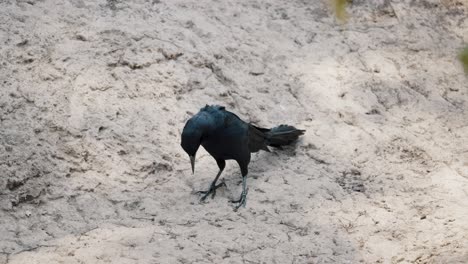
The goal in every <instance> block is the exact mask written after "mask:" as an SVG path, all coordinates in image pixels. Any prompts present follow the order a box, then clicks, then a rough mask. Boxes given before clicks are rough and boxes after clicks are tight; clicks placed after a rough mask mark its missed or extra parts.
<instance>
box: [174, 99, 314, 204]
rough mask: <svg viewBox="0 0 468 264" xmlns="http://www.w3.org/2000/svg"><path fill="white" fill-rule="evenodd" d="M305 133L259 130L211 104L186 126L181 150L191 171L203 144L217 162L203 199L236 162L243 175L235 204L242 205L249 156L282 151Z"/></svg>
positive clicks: (213, 191) (285, 129) (287, 128)
mask: <svg viewBox="0 0 468 264" xmlns="http://www.w3.org/2000/svg"><path fill="white" fill-rule="evenodd" d="M304 132H305V130H300V129H296V128H295V127H293V126H288V125H280V126H277V127H274V128H272V129H267V128H261V127H257V126H254V125H252V124H248V123H246V122H244V121H242V120H241V119H240V118H239V117H238V116H237V115H235V114H233V113H231V112H229V111H227V110H226V109H225V107H223V106H218V105H213V106H209V105H207V106H205V107H203V108H202V109H200V112H198V113H197V114H196V115H194V116H193V117H192V118H190V119H189V120H188V121H187V123H186V124H185V127H184V130H183V132H182V144H181V145H182V148H183V149H184V151H185V152H186V153H187V154H188V155H189V156H190V159H191V162H192V170H194V166H195V155H196V153H197V150H198V148H199V147H200V145H202V146H203V147H204V148H205V149H206V151H207V152H208V153H210V155H211V156H212V157H213V158H214V159H215V160H216V163H217V164H218V167H219V172H218V174H217V175H216V178H215V179H214V181H213V182H212V183H211V186H210V188H209V189H208V190H207V191H203V192H201V193H204V194H205V195H204V196H203V197H202V200H205V199H206V197H207V196H208V195H209V194H212V197H214V196H215V194H216V189H217V188H218V187H220V186H221V185H223V183H221V184H219V185H216V182H217V181H218V178H219V176H220V175H221V173H222V172H223V170H224V167H225V166H226V160H230V159H233V160H235V161H237V163H238V164H239V167H240V169H241V174H242V194H241V197H240V198H239V200H237V201H234V202H237V203H238V206H237V207H236V209H237V208H239V207H240V206H242V205H243V206H245V203H246V196H247V189H246V185H247V183H246V177H247V174H248V165H249V162H250V154H251V153H252V152H257V151H259V150H265V151H270V150H269V149H268V146H271V147H276V148H281V146H284V145H288V144H290V143H292V142H293V141H295V140H297V138H298V137H299V136H300V135H302V134H304Z"/></svg>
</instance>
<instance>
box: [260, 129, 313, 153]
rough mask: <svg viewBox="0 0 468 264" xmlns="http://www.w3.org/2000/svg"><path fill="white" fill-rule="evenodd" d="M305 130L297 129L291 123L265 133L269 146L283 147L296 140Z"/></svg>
mask: <svg viewBox="0 0 468 264" xmlns="http://www.w3.org/2000/svg"><path fill="white" fill-rule="evenodd" d="M304 132H305V130H302V129H297V128H295V127H293V126H289V125H279V126H277V127H274V128H272V129H270V130H269V131H267V132H266V133H265V135H266V140H267V144H268V146H271V147H275V148H281V146H286V145H289V144H291V143H292V142H294V141H296V140H297V139H298V138H299V136H301V135H303V134H304Z"/></svg>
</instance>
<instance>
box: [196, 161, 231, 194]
mask: <svg viewBox="0 0 468 264" xmlns="http://www.w3.org/2000/svg"><path fill="white" fill-rule="evenodd" d="M224 165H225V163H224V161H222V162H221V161H220V162H218V166H219V172H218V174H217V175H216V178H215V179H214V180H213V182H212V183H211V185H210V188H209V189H208V190H207V191H199V192H198V193H201V194H204V195H203V196H202V198H201V199H200V201H202V202H203V201H204V200H205V199H206V197H208V195H210V194H211V198H214V197H215V195H216V189H218V188H219V187H221V186H223V185H224V186H226V183H224V181H223V182H221V183H220V184H218V185H216V182H217V181H218V178H219V176H221V173H222V172H223V170H224Z"/></svg>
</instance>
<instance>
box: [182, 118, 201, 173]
mask: <svg viewBox="0 0 468 264" xmlns="http://www.w3.org/2000/svg"><path fill="white" fill-rule="evenodd" d="M195 121H196V120H193V119H190V120H189V121H187V124H185V127H184V130H183V131H182V143H181V144H180V145H181V146H182V148H183V149H184V151H185V152H186V153H187V154H188V155H189V157H190V163H191V165H192V173H195V156H196V154H197V151H198V148H199V147H200V144H201V139H202V130H201V129H200V127H199V125H198V124H197V122H195Z"/></svg>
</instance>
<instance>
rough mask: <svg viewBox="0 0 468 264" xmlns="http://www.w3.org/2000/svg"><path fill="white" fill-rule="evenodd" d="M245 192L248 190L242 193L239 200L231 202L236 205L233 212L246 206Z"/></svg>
mask: <svg viewBox="0 0 468 264" xmlns="http://www.w3.org/2000/svg"><path fill="white" fill-rule="evenodd" d="M247 192H248V190H246V191H245V193H244V192H242V194H241V196H240V198H239V200H231V203H237V205H236V207H235V208H234V211H237V210H238V209H239V208H240V207H241V206H242V207H244V208H245V205H246V204H247Z"/></svg>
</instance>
